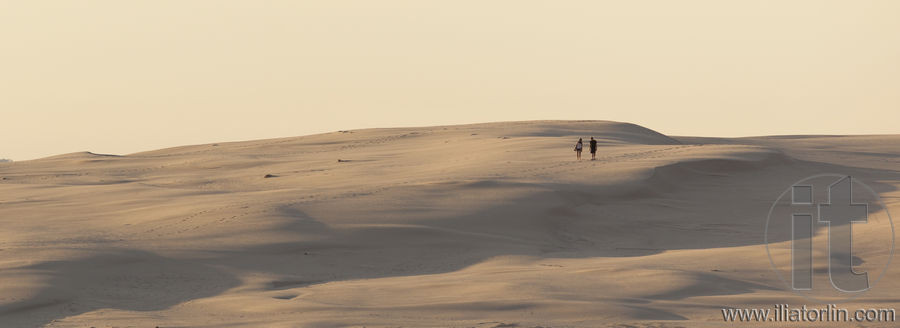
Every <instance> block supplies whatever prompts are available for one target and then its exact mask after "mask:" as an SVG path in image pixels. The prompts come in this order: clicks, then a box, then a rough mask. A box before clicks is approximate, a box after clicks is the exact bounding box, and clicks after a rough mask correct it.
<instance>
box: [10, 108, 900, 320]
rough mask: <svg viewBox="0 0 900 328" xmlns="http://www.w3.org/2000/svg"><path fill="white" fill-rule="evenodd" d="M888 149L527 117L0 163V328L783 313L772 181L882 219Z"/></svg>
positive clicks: (885, 293) (891, 172) (897, 158)
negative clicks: (861, 206)
mask: <svg viewBox="0 0 900 328" xmlns="http://www.w3.org/2000/svg"><path fill="white" fill-rule="evenodd" d="M590 136H594V137H596V138H597V139H598V140H599V141H600V145H601V151H600V154H599V156H598V160H597V161H581V162H577V161H574V152H573V151H572V147H573V144H574V142H575V141H576V140H577V138H578V137H584V138H585V139H587V138H589V137H590ZM897 139H898V137H896V136H868V137H778V138H775V137H770V138H766V137H761V138H745V139H711V138H691V137H678V138H671V137H668V136H665V135H662V134H659V133H657V132H655V131H652V130H649V129H646V128H643V127H640V126H636V125H633V124H626V123H618V122H605V121H534V122H505V123H487V124H473V125H459V126H446V127H424V128H395V129H368V130H354V131H341V132H334V133H327V134H319V135H311V136H303V137H294V138H282V139H270V140H259V141H248V142H234V143H220V144H209V145H196V146H185V147H177V148H170V149H163V150H158V151H151V152H144V153H137V154H131V155H127V156H110V155H98V154H92V153H74V154H66V155H60V156H55V157H50V158H45V159H40V160H34V161H26V162H13V163H0V179H2V180H0V224H2V226H3V227H4V228H3V230H2V231H0V234H2V239H0V281H3V282H4V283H3V284H2V285H0V323H2V324H0V326H4V327H6V326H11V327H18V326H24V327H28V326H43V325H47V326H51V327H85V326H96V327H105V326H161V327H165V326H197V327H260V326H265V327H343V326H354V325H356V326H368V327H373V326H376V327H377V326H415V327H424V326H430V327H448V326H451V327H457V326H458V327H514V326H521V327H531V326H544V327H548V326H578V327H596V326H615V325H618V324H629V325H633V326H672V327H675V326H705V325H708V326H718V325H719V324H721V315H720V313H721V312H720V311H719V309H720V308H721V307H723V306H735V307H750V306H771V305H772V304H775V303H785V302H800V303H802V302H804V300H803V299H802V298H799V297H796V296H793V295H792V294H790V293H787V292H784V291H783V290H782V285H781V282H780V281H779V280H778V278H777V277H776V276H775V275H774V274H773V273H772V271H771V270H770V269H769V263H768V259H767V257H766V252H765V248H764V246H763V245H762V240H763V225H764V224H765V222H764V221H765V215H766V211H767V210H768V208H769V205H771V202H772V201H773V200H774V199H775V198H777V197H778V195H779V194H780V193H781V192H782V191H783V190H784V188H786V187H787V186H789V185H790V183H792V182H793V181H796V180H798V179H800V178H803V177H806V176H809V175H812V174H817V173H822V172H841V173H846V174H853V175H855V176H857V177H860V178H862V179H864V180H866V182H867V183H869V185H871V186H873V187H874V188H875V189H876V190H877V191H878V192H879V193H881V194H882V196H883V197H884V200H885V201H886V203H887V204H888V207H889V208H891V209H894V208H895V206H896V202H895V199H896V198H895V197H897V195H898V193H897V191H896V186H897V185H898V174H897V172H896V171H895V168H896V167H898V166H897V164H900V163H898V162H900V148H898V147H897V146H895V145H897V143H896V142H894V141H900V140H897ZM863 159H864V161H863ZM858 162H864V163H858ZM895 212H898V213H900V211H897V210H895ZM774 242H781V243H783V242H785V241H784V240H775V241H774ZM879 256H887V254H882V255H879ZM896 276H897V273H896V271H895V270H891V271H890V272H889V276H888V279H885V282H884V283H883V285H882V286H881V288H879V289H878V290H873V291H872V292H870V294H868V295H867V296H871V297H868V298H866V300H865V302H868V303H860V304H865V305H867V306H871V305H880V306H890V305H892V304H895V303H896V302H897V299H896V298H894V297H893V296H892V293H891V291H892V290H896V283H892V281H895V280H897V279H890V278H891V277H896Z"/></svg>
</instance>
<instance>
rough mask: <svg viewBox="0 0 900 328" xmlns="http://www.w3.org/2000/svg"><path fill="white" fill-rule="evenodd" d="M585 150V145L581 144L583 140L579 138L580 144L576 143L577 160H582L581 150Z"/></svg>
mask: <svg viewBox="0 0 900 328" xmlns="http://www.w3.org/2000/svg"><path fill="white" fill-rule="evenodd" d="M583 148H584V144H583V143H581V138H578V142H576V143H575V159H578V160H580V159H581V149H583Z"/></svg>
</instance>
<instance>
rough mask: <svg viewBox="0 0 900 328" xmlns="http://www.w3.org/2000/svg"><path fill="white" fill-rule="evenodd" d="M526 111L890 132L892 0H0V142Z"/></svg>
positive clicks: (175, 135) (747, 129)
mask: <svg viewBox="0 0 900 328" xmlns="http://www.w3.org/2000/svg"><path fill="white" fill-rule="evenodd" d="M532 119H604V120H616V121H627V122H632V123H636V124H641V125H643V126H646V127H648V128H651V129H655V130H657V131H660V132H662V133H666V134H674V135H702V136H746V135H768V134H810V133H812V134H869V133H900V128H898V124H900V1H892V0H884V1H852V0H846V1H825V0H810V1H790V0H778V1H760V0H746V1H727V0H708V1H695V0H678V1H673V0H657V1H650V0H616V1H596V0H592V1H587V0H586V1H563V0H554V1H529V0H509V1H491V0H477V1H465V0H453V1H426V0H410V1H394V0H360V1H341V0H320V1H235V0H210V1H190V0H169V1H167V0H150V1H139V0H129V1H121V0H111V1H90V0H79V1H49V0H48V1H14V0H0V122H2V123H0V140H2V142H0V158H12V159H14V160H25V159H33V158H38V157H43V156H48V155H54V154H60V153H68V152H74V151H93V152H98V153H114V154H128V153H133V152H138V151H144V150H151V149H157V148H163V147H170V146H179V145H185V144H197V143H209V142H221V141H235V140H248V139H260V138H271V137H286V136H296V135H305V134H311V133H319V132H328V131H335V130H344V129H356V128H366V127H396V126H419V125H438V124H455V123H473V122H487V121H507V120H532Z"/></svg>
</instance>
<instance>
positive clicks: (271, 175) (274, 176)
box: [263, 174, 278, 179]
mask: <svg viewBox="0 0 900 328" xmlns="http://www.w3.org/2000/svg"><path fill="white" fill-rule="evenodd" d="M277 177H278V176H277V175H274V174H266V176H264V177H263V178H264V179H268V178H277Z"/></svg>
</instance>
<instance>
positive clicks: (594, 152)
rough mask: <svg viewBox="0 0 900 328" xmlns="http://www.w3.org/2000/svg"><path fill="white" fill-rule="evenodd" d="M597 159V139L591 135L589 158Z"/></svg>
mask: <svg viewBox="0 0 900 328" xmlns="http://www.w3.org/2000/svg"><path fill="white" fill-rule="evenodd" d="M595 159H597V140H594V137H591V160H592V161H593V160H595Z"/></svg>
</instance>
